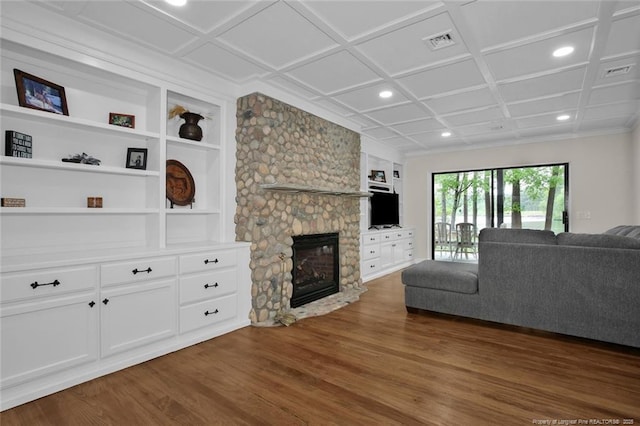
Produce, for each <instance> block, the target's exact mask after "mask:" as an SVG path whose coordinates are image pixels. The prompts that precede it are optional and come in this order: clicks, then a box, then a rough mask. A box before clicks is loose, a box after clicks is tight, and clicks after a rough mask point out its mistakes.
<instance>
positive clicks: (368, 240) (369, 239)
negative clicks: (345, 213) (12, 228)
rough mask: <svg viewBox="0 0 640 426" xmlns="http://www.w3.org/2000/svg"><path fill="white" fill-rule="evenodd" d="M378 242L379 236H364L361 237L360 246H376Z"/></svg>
mask: <svg viewBox="0 0 640 426" xmlns="http://www.w3.org/2000/svg"><path fill="white" fill-rule="evenodd" d="M379 242H380V234H365V235H363V236H362V244H363V245H367V244H376V243H379Z"/></svg>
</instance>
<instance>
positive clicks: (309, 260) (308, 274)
mask: <svg viewBox="0 0 640 426" xmlns="http://www.w3.org/2000/svg"><path fill="white" fill-rule="evenodd" d="M339 266H340V265H339V256H338V234H337V233H334V234H316V235H300V236H295V237H293V273H292V275H293V294H292V296H291V307H292V308H295V307H297V306H301V305H304V304H305V303H309V302H312V301H314V300H318V299H321V298H323V297H326V296H328V295H330V294H333V293H337V292H338V291H339V282H340V281H339Z"/></svg>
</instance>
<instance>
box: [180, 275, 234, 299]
mask: <svg viewBox="0 0 640 426" xmlns="http://www.w3.org/2000/svg"><path fill="white" fill-rule="evenodd" d="M235 291H236V270H235V269H227V270H223V271H213V272H205V273H201V274H194V275H191V276H187V277H182V278H180V303H181V304H184V303H189V302H195V301H196V300H203V299H211V298H215V297H219V296H224V295H225V294H230V293H234V292H235Z"/></svg>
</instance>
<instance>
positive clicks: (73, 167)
mask: <svg viewBox="0 0 640 426" xmlns="http://www.w3.org/2000/svg"><path fill="white" fill-rule="evenodd" d="M0 164H3V165H11V166H20V167H35V168H39V169H56V170H69V171H74V172H88V173H105V174H114V175H126V176H160V173H159V172H157V171H154V170H138V169H127V168H125V167H113V166H102V165H91V164H80V163H72V162H64V161H62V160H60V161H51V160H38V159H34V158H20V157H6V156H2V157H0Z"/></svg>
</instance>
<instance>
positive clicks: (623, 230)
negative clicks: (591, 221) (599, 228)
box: [605, 225, 640, 239]
mask: <svg viewBox="0 0 640 426" xmlns="http://www.w3.org/2000/svg"><path fill="white" fill-rule="evenodd" d="M605 234H609V235H621V236H623V237H631V238H638V239H640V225H620V226H616V227H615V228H611V229H609V230H608V231H606V232H605Z"/></svg>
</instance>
